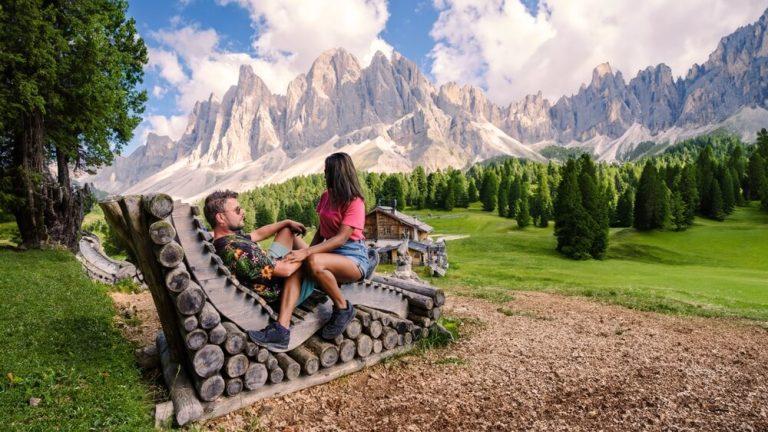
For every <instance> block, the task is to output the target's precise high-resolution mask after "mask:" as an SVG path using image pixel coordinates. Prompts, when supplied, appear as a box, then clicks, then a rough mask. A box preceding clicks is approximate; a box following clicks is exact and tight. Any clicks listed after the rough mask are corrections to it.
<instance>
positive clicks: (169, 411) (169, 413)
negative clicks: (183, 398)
mask: <svg viewBox="0 0 768 432" xmlns="http://www.w3.org/2000/svg"><path fill="white" fill-rule="evenodd" d="M172 425H173V401H165V402H160V403H159V404H155V429H158V430H165V429H169V428H170V427H171V426H172Z"/></svg>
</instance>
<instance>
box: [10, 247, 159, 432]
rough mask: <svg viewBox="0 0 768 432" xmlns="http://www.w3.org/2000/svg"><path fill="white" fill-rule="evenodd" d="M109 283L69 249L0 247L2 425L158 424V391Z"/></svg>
mask: <svg viewBox="0 0 768 432" xmlns="http://www.w3.org/2000/svg"><path fill="white" fill-rule="evenodd" d="M106 290H107V288H106V287H105V286H103V285H100V284H97V283H94V282H91V281H90V280H89V279H88V278H87V277H86V276H85V274H84V272H83V270H82V267H81V266H80V264H79V263H78V262H77V261H76V260H75V258H74V257H73V256H72V254H71V253H69V252H63V251H51V250H47V251H27V252H14V251H11V250H7V249H6V250H2V249H0V298H1V299H2V301H0V332H1V333H2V334H3V336H4V337H3V349H2V354H0V413H2V414H0V418H2V421H1V422H0V423H2V430H3V431H6V430H29V431H49V430H71V431H88V430H98V431H102V430H151V429H152V428H153V422H152V418H151V415H150V413H151V408H152V401H151V399H150V394H151V393H150V391H149V389H148V387H147V385H145V384H144V383H143V382H142V380H141V373H140V371H139V370H138V369H137V368H136V366H135V365H134V362H133V355H132V349H131V346H130V344H129V343H127V342H126V341H125V339H123V338H122V336H121V335H120V333H119V332H118V331H117V330H116V328H115V327H114V325H113V316H114V314H115V311H114V308H113V306H112V302H111V300H110V298H109V297H108V296H107V294H106ZM31 397H36V398H40V399H42V401H41V402H40V404H39V406H37V407H32V406H30V405H29V404H28V401H29V399H30V398H31Z"/></svg>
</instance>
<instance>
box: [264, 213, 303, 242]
mask: <svg viewBox="0 0 768 432" xmlns="http://www.w3.org/2000/svg"><path fill="white" fill-rule="evenodd" d="M285 227H288V228H290V229H291V231H293V232H302V233H304V232H306V231H307V229H306V228H305V227H304V225H302V224H301V223H299V222H296V221H292V220H290V219H285V220H281V221H280V222H275V223H272V224H269V225H264V226H263V227H260V228H257V229H255V230H253V231H251V234H250V236H251V240H252V241H254V242H260V241H262V240H264V239H266V238H269V237H272V236H274V235H275V233H277V232H278V231H280V230H281V229H283V228H285Z"/></svg>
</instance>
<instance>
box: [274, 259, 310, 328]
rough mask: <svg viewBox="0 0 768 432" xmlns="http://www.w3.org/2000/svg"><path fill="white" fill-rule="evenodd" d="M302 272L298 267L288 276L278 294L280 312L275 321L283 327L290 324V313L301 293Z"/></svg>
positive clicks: (287, 326) (291, 313)
mask: <svg viewBox="0 0 768 432" xmlns="http://www.w3.org/2000/svg"><path fill="white" fill-rule="evenodd" d="M303 274H304V272H303V271H302V270H301V269H299V270H296V271H295V272H293V274H292V275H290V276H288V279H286V280H285V282H284V285H283V294H282V295H281V296H280V313H279V314H278V317H277V322H279V323H280V325H282V326H283V327H285V328H289V326H290V325H291V315H293V311H294V310H295V309H296V302H297V301H298V300H299V294H301V281H302V276H303Z"/></svg>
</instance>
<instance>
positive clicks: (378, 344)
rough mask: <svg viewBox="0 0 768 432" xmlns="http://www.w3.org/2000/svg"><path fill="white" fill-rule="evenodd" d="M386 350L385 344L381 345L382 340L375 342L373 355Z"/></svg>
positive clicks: (375, 340)
mask: <svg viewBox="0 0 768 432" xmlns="http://www.w3.org/2000/svg"><path fill="white" fill-rule="evenodd" d="M383 349H384V344H383V343H381V339H374V340H373V353H374V354H378V353H380V352H381V351H382V350H383Z"/></svg>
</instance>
